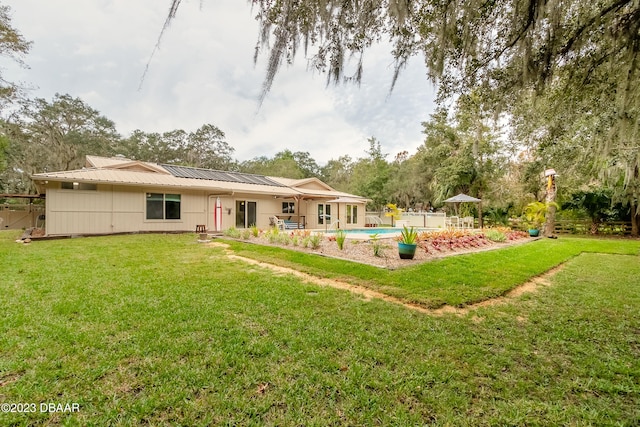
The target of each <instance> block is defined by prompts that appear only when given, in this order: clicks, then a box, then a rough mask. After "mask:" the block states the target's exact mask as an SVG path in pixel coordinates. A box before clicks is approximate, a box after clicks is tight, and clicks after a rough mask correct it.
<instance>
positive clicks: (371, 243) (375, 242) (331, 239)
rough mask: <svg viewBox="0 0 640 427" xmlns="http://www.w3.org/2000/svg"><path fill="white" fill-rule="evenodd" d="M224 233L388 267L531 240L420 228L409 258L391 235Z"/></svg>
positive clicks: (501, 231)
mask: <svg viewBox="0 0 640 427" xmlns="http://www.w3.org/2000/svg"><path fill="white" fill-rule="evenodd" d="M225 234H226V236H227V237H232V238H236V239H240V240H244V241H247V242H252V243H257V244H261V245H272V246H278V247H283V248H287V249H292V250H297V251H302V252H307V253H316V254H318V255H324V256H329V257H335V258H340V259H344V260H349V261H354V262H360V263H364V264H368V265H373V266H376V267H384V268H389V269H396V268H400V267H406V266H411V265H416V264H420V263H423V262H426V261H430V260H433V259H439V258H442V257H446V256H451V255H458V254H465V253H471V252H480V251H487V250H492V249H499V248H504V247H506V246H511V245H515V244H521V243H526V242H528V241H531V240H533V239H531V238H530V237H528V236H527V234H526V233H524V232H521V231H513V230H510V229H506V228H494V229H489V230H487V231H485V232H480V231H473V230H443V231H437V232H422V233H420V235H419V238H418V240H419V243H418V249H417V251H416V254H415V256H414V258H413V259H411V260H409V259H400V257H399V256H398V247H397V241H396V239H394V238H375V239H370V240H356V239H346V240H345V241H344V243H343V244H342V248H340V245H339V244H338V243H339V242H338V240H339V238H337V237H336V235H333V234H332V235H325V234H323V233H317V234H313V233H312V232H311V231H309V230H294V231H278V230H277V229H275V228H273V229H269V230H259V229H255V228H254V229H247V230H242V231H240V230H236V229H231V230H228V231H227V232H226V233H225ZM372 235H373V233H372Z"/></svg>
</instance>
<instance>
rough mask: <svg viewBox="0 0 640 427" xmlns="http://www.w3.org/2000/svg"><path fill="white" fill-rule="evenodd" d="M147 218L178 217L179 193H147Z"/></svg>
mask: <svg viewBox="0 0 640 427" xmlns="http://www.w3.org/2000/svg"><path fill="white" fill-rule="evenodd" d="M147 219H180V195H179V194H162V193H147Z"/></svg>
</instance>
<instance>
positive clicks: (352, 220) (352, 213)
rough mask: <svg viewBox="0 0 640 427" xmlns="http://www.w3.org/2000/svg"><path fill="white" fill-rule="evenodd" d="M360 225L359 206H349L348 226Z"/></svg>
mask: <svg viewBox="0 0 640 427" xmlns="http://www.w3.org/2000/svg"><path fill="white" fill-rule="evenodd" d="M357 223H358V206H356V205H347V224H357Z"/></svg>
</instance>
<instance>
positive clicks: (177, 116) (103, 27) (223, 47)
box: [6, 0, 433, 163]
mask: <svg viewBox="0 0 640 427" xmlns="http://www.w3.org/2000/svg"><path fill="white" fill-rule="evenodd" d="M6 3H7V4H8V5H9V6H10V7H11V8H12V10H13V22H14V25H15V26H16V27H17V28H18V29H19V30H20V31H21V32H22V33H23V34H24V35H25V37H26V38H27V39H29V40H33V41H34V46H33V49H32V52H31V54H30V55H29V56H28V57H27V58H26V62H27V63H28V64H29V65H31V69H30V70H20V69H17V67H13V68H11V67H8V69H7V71H6V73H7V74H6V76H7V78H9V79H10V80H20V81H26V82H29V83H31V84H33V85H36V86H37V87H38V89H37V90H36V91H34V93H32V96H38V97H44V98H51V97H52V96H53V95H54V94H55V93H56V92H58V93H68V94H70V95H72V96H79V97H82V98H83V99H84V100H85V101H86V102H88V103H89V104H90V105H91V106H92V107H93V108H95V109H97V110H99V111H100V112H101V113H102V114H103V115H105V116H106V117H108V118H109V119H111V120H113V121H114V122H115V123H116V126H117V128H118V131H119V132H120V133H121V134H124V135H127V134H129V133H130V132H131V131H133V130H135V129H141V130H143V131H147V132H164V131H169V130H173V129H184V130H186V131H191V130H195V129H197V128H198V127H200V126H201V125H203V124H205V123H211V124H214V125H216V126H218V127H219V128H220V129H222V130H223V131H224V132H225V134H226V136H227V142H228V143H229V144H230V145H232V146H233V147H234V148H235V150H236V151H235V156H236V157H237V158H238V159H239V160H247V159H250V158H253V157H256V156H261V155H267V156H272V155H273V154H275V153H277V152H278V151H282V150H284V149H289V150H292V151H306V152H309V153H310V154H311V156H312V157H313V158H314V159H315V160H316V161H318V162H320V163H324V162H326V161H328V160H330V159H332V158H338V157H339V156H341V155H345V154H348V155H350V156H351V157H353V158H358V157H362V156H364V155H365V150H367V149H368V143H367V138H368V137H370V136H375V137H376V138H377V139H378V140H379V141H380V142H381V144H382V147H383V151H384V152H388V153H390V154H391V155H395V154H396V153H397V152H399V151H402V150H409V151H414V150H415V148H416V147H417V146H418V145H420V143H421V141H422V135H421V126H420V122H422V121H424V120H427V119H428V116H429V114H430V112H431V111H433V102H432V100H433V90H432V88H431V86H430V85H429V83H428V82H427V79H426V73H425V72H424V68H423V65H422V64H421V63H420V60H418V59H416V61H412V62H411V63H410V65H409V66H408V67H407V69H406V70H405V71H404V73H403V74H402V75H401V77H400V79H399V80H398V82H397V85H396V88H395V90H394V91H393V92H392V93H389V88H390V84H391V78H392V75H393V69H392V66H391V65H392V60H391V56H390V54H389V53H388V52H389V51H390V49H389V48H388V46H380V47H378V48H376V49H374V50H373V51H371V52H368V54H367V56H365V74H364V79H363V82H362V84H361V86H360V87H357V86H353V85H339V86H337V87H334V86H329V87H326V77H325V76H323V75H318V74H314V73H312V72H310V71H308V70H307V67H306V60H305V59H304V58H302V57H299V58H297V59H296V62H295V63H294V64H293V65H292V66H290V67H288V68H283V69H282V71H281V72H280V73H279V74H278V76H277V77H276V80H275V81H274V84H273V86H272V89H271V92H270V93H269V95H268V97H267V99H266V100H265V102H264V104H263V105H262V106H261V108H258V96H259V94H260V91H261V89H262V82H263V79H264V75H265V69H266V67H265V60H266V58H265V57H261V58H260V60H259V62H258V64H257V65H254V63H253V53H254V48H255V44H256V40H257V34H258V27H257V23H256V21H255V20H254V19H253V16H252V12H251V9H250V6H249V5H248V4H247V3H246V2H243V1H238V0H216V1H204V2H202V5H201V2H200V1H183V2H182V5H181V7H180V9H179V11H178V14H177V16H176V18H175V20H174V21H172V22H171V26H170V27H169V28H168V30H167V31H166V32H165V34H164V36H163V39H162V41H161V44H160V48H159V50H157V52H156V53H155V55H154V57H153V59H152V61H151V63H150V66H149V69H148V72H147V74H146V76H145V79H144V82H143V84H142V87H141V89H140V90H138V87H139V85H140V79H141V76H142V74H143V71H144V69H145V66H146V64H147V61H148V60H149V57H150V55H151V52H152V50H153V48H154V46H155V44H156V41H157V38H158V35H159V33H160V29H161V28H162V25H163V24H164V21H165V18H166V13H167V11H168V4H167V5H164V4H163V5H162V6H160V5H158V2H157V1H154V0H137V1H135V2H131V1H129V0H101V1H96V0H94V1H90V2H87V1H85V0H59V1H56V2H42V1H38V0H6ZM165 6H166V7H165ZM201 6H202V7H201Z"/></svg>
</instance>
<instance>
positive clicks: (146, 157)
mask: <svg viewBox="0 0 640 427" xmlns="http://www.w3.org/2000/svg"><path fill="white" fill-rule="evenodd" d="M224 137H225V136H224V132H222V131H221V130H220V129H218V128H217V127H216V126H214V125H212V124H205V125H202V126H201V127H200V128H199V129H198V130H196V131H195V132H190V133H187V132H185V131H184V130H182V129H175V130H172V131H168V132H164V133H157V132H152V133H145V132H143V131H141V130H139V129H137V130H135V131H133V132H132V133H131V135H130V136H129V137H128V138H126V139H124V140H123V141H122V142H121V143H120V145H119V146H118V153H119V154H122V155H124V156H126V157H129V158H131V159H136V160H143V161H146V162H154V163H168V164H175V165H183V166H191V167H197V168H206V169H218V170H231V169H234V168H235V161H234V160H233V158H232V157H231V155H232V154H233V151H234V148H233V147H231V146H230V145H229V144H227V142H226V141H224Z"/></svg>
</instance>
